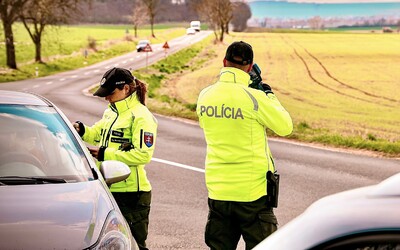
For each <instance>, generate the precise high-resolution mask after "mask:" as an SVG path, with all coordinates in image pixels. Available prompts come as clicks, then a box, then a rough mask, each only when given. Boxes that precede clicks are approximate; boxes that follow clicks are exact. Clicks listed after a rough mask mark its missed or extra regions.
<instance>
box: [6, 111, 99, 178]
mask: <svg viewBox="0 0 400 250" xmlns="http://www.w3.org/2000/svg"><path fill="white" fill-rule="evenodd" d="M0 127H1V130H0V140H1V142H0V177H7V176H8V177H10V176H17V177H18V176H19V177H46V178H59V179H63V180H65V181H66V182H81V181H88V180H92V179H94V177H93V174H92V171H91V169H90V167H89V163H88V161H87V159H86V157H85V155H84V153H83V151H82V149H81V147H80V145H79V143H78V141H77V140H76V139H75V137H74V135H73V134H72V132H71V130H70V129H69V127H68V126H67V124H66V123H65V121H64V120H63V119H62V117H61V116H60V115H59V114H58V113H57V111H56V110H55V109H54V108H52V107H45V106H24V105H0Z"/></svg>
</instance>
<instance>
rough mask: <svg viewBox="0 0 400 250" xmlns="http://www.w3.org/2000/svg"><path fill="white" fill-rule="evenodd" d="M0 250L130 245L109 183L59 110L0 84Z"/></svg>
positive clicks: (120, 167)
mask: <svg viewBox="0 0 400 250" xmlns="http://www.w3.org/2000/svg"><path fill="white" fill-rule="evenodd" d="M0 128H1V129H0V249H137V246H136V244H135V242H134V239H133V237H132V235H131V232H130V229H129V227H128V225H127V223H126V221H125V219H124V218H123V216H122V214H121V212H120V210H119V208H118V206H117V204H116V202H115V200H114V198H113V197H112V195H111V193H110V192H109V189H108V186H107V185H110V184H112V183H115V182H118V181H122V180H124V179H126V178H127V177H128V176H129V174H130V170H129V167H128V166H127V165H125V164H123V163H121V162H117V161H105V162H103V164H102V165H101V166H100V169H98V168H97V166H96V163H95V162H94V160H93V158H92V157H91V155H90V153H89V151H88V150H87V148H86V146H85V144H84V143H83V142H82V141H81V140H80V138H79V136H78V135H77V133H76V132H75V130H74V129H73V128H72V126H71V124H70V122H69V121H68V119H67V118H66V117H65V115H64V114H63V113H62V112H61V111H60V110H59V109H58V108H57V107H55V105H54V104H52V103H51V102H49V101H48V100H46V99H45V98H43V97H40V96H37V95H34V94H29V93H22V92H12V91H1V90H0Z"/></svg>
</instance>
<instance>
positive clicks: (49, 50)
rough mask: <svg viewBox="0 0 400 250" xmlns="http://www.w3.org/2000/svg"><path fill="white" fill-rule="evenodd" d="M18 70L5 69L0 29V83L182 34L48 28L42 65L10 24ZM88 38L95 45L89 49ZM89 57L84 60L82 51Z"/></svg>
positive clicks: (167, 29)
mask: <svg viewBox="0 0 400 250" xmlns="http://www.w3.org/2000/svg"><path fill="white" fill-rule="evenodd" d="M13 31H14V37H15V49H16V58H17V66H18V70H14V71H12V70H9V69H8V68H7V67H6V54H5V44H4V31H2V30H1V29H0V35H1V37H0V51H2V52H3V53H0V82H5V81H14V80H21V79H26V78H34V77H36V76H35V70H36V67H37V68H38V69H39V72H40V76H45V75H49V74H54V73H57V72H62V71H66V70H71V69H75V68H79V67H82V66H85V65H89V64H93V63H96V62H99V61H101V60H105V59H107V58H111V57H113V56H117V55H120V54H123V53H127V52H130V51H133V50H135V46H136V44H137V42H138V41H139V40H141V39H149V40H151V42H152V43H162V42H165V41H168V40H170V39H172V38H175V37H178V36H181V35H184V34H185V28H184V27H183V25H181V26H179V25H178V24H168V25H167V24H162V25H156V26H155V28H154V33H155V36H156V37H155V38H153V37H151V31H150V29H149V28H148V27H146V26H145V27H141V28H140V29H138V36H137V37H135V36H134V30H133V28H132V27H131V26H128V25H77V26H49V27H47V28H46V30H45V33H44V35H43V38H42V58H43V60H44V62H45V64H38V63H34V58H35V54H34V53H35V47H34V44H33V42H32V41H31V39H30V37H29V34H28V32H27V31H26V30H25V28H24V27H23V25H22V24H20V23H16V24H15V25H13ZM89 39H91V40H93V41H95V43H96V46H95V47H94V48H93V47H90V46H89ZM85 50H87V51H88V57H87V58H85V57H84V51H85Z"/></svg>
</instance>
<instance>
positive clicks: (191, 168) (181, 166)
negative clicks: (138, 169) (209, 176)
mask: <svg viewBox="0 0 400 250" xmlns="http://www.w3.org/2000/svg"><path fill="white" fill-rule="evenodd" d="M151 160H152V161H156V162H160V163H164V164H168V165H172V166H175V167H179V168H185V169H189V170H193V171H197V172H201V173H204V169H202V168H196V167H192V166H188V165H185V164H180V163H177V162H173V161H167V160H163V159H158V158H154V157H153V158H152V159H151Z"/></svg>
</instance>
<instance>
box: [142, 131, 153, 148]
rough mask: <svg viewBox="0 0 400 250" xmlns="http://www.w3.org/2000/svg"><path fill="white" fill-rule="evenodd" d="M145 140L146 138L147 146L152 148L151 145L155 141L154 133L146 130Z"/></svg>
mask: <svg viewBox="0 0 400 250" xmlns="http://www.w3.org/2000/svg"><path fill="white" fill-rule="evenodd" d="M143 135H144V136H143V140H144V144H146V146H147V147H148V148H150V147H151V146H153V142H154V135H153V133H150V132H144V133H143Z"/></svg>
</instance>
